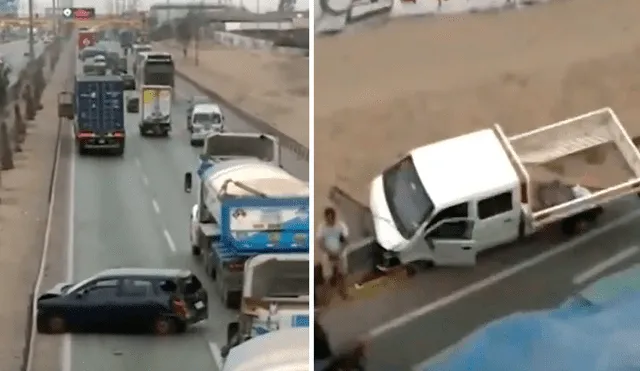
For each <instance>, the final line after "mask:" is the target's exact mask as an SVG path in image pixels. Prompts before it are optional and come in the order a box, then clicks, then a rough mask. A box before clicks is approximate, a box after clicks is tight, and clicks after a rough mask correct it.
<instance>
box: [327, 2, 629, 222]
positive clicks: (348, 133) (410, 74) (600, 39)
mask: <svg viewBox="0 0 640 371" xmlns="http://www.w3.org/2000/svg"><path fill="white" fill-rule="evenodd" d="M638 14H640V1H638V0H618V1H615V2H610V3H605V2H603V1H601V0H565V1H559V2H556V3H552V4H550V5H544V6H538V7H534V8H531V9H527V10H526V11H522V12H504V13H490V14H481V15H460V16H449V17H446V18H441V19H434V18H413V19H406V20H395V21H393V22H391V23H390V24H388V25H386V26H384V27H382V28H379V29H376V30H372V31H368V32H365V33H358V34H350V35H341V36H337V37H332V38H322V39H318V40H316V44H315V45H316V46H315V117H316V119H315V151H316V157H315V158H316V164H315V166H316V167H315V179H316V191H315V192H316V197H317V198H316V199H317V200H319V201H320V200H325V202H326V200H327V197H326V195H327V190H328V188H329V186H331V185H332V184H336V185H338V186H340V187H342V188H344V189H345V190H347V191H348V192H349V193H350V194H352V195H353V196H355V197H356V198H357V199H359V200H361V201H365V199H366V193H367V187H368V182H369V181H370V180H371V179H372V177H373V176H375V175H376V174H377V173H378V172H379V171H380V170H381V169H382V168H383V167H385V166H386V165H389V164H390V163H391V162H393V161H394V160H396V159H397V158H399V157H400V156H401V155H402V154H403V153H404V152H405V151H407V150H409V149H410V148H412V147H415V146H417V145H421V144H425V143H428V142H432V141H436V140H439V139H442V138H446V137H450V136H453V135H457V134H461V133H465V132H468V131H472V130H474V129H478V128H485V127H489V126H490V125H492V124H493V123H494V122H499V123H501V124H502V126H503V127H504V128H505V130H506V131H507V132H508V133H514V134H515V133H518V132H521V131H525V130H527V129H531V128H534V127H537V126H543V125H546V124H550V123H552V122H555V121H559V120H561V119H565V118H568V117H570V116H574V115H578V114H582V113H585V112H587V111H591V110H594V109H597V108H600V107H603V106H611V107H613V108H614V110H615V111H616V113H618V115H619V116H620V118H621V120H622V122H623V123H625V126H627V128H629V130H630V131H631V132H632V134H640V22H638ZM461 155H464V154H461ZM469 155H472V154H469ZM317 210H319V208H318V209H317Z"/></svg>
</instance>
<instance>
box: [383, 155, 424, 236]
mask: <svg viewBox="0 0 640 371" xmlns="http://www.w3.org/2000/svg"><path fill="white" fill-rule="evenodd" d="M382 183H383V188H384V195H385V198H386V200H387V204H388V206H389V211H390V212H391V217H392V218H393V222H394V223H395V225H396V227H397V229H398V232H400V234H401V235H402V237H404V238H405V239H410V238H411V237H412V236H413V235H414V234H415V233H416V232H417V231H418V228H420V225H422V223H424V221H425V220H427V218H429V217H430V216H431V214H432V213H433V209H434V206H433V201H432V200H431V197H429V195H428V194H427V191H426V190H425V189H424V186H423V185H422V182H421V181H420V177H419V176H418V172H417V170H416V167H415V164H414V163H413V159H412V158H411V156H407V157H405V158H404V159H402V160H401V161H400V162H398V163H397V164H395V165H394V166H392V167H390V168H389V169H387V170H386V171H385V172H384V173H382Z"/></svg>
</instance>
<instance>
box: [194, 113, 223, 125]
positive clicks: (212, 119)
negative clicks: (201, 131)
mask: <svg viewBox="0 0 640 371" xmlns="http://www.w3.org/2000/svg"><path fill="white" fill-rule="evenodd" d="M221 122H222V119H221V117H220V115H219V114H217V113H196V114H195V115H193V123H194V124H219V123H221Z"/></svg>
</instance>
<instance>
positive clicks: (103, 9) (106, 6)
mask: <svg viewBox="0 0 640 371" xmlns="http://www.w3.org/2000/svg"><path fill="white" fill-rule="evenodd" d="M5 1H7V0H0V4H1V3H3V2H5ZM9 1H12V0H9ZM18 1H19V2H20V13H23V14H25V13H26V12H27V9H28V8H27V6H28V5H27V4H28V2H27V0H18ZM59 1H60V6H61V7H65V6H68V4H70V2H71V3H73V6H76V7H95V8H96V11H97V12H98V13H107V12H110V11H111V10H112V9H113V8H111V6H112V4H113V1H114V0H100V1H96V0H93V1H91V0H59ZM118 1H121V2H126V3H129V2H131V1H133V0H118ZM137 1H138V9H148V8H149V6H151V5H152V4H167V1H157V0H137ZM221 1H229V2H231V3H232V4H236V5H240V4H242V5H243V6H245V7H246V8H248V9H249V10H251V11H254V12H255V11H257V9H258V5H259V8H260V12H265V11H273V10H276V9H277V7H278V4H279V2H280V1H279V0H221ZM169 2H170V3H171V4H197V3H200V2H201V1H193V0H170V1H169ZM202 2H203V3H205V4H218V3H219V1H217V0H216V1H211V0H204V1H202ZM51 4H52V1H51V0H34V5H35V6H36V8H37V9H36V11H37V12H39V13H44V9H45V8H50V7H51ZM296 10H309V0H296Z"/></svg>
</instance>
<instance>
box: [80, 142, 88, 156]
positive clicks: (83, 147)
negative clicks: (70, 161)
mask: <svg viewBox="0 0 640 371" xmlns="http://www.w3.org/2000/svg"><path fill="white" fill-rule="evenodd" d="M78 154H79V155H80V156H84V155H86V154H87V149H86V148H85V146H83V145H82V144H78Z"/></svg>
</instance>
